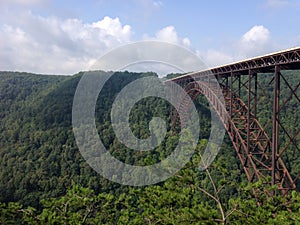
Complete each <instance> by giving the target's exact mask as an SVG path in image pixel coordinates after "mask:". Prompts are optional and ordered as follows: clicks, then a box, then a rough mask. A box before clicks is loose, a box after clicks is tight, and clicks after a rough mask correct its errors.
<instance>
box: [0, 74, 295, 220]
mask: <svg viewBox="0 0 300 225" xmlns="http://www.w3.org/2000/svg"><path fill="white" fill-rule="evenodd" d="M150 75H151V76H153V75H154V74H153V73H129V72H117V73H115V74H114V76H113V77H112V78H111V79H110V80H109V81H108V82H107V83H106V84H105V86H104V88H103V90H102V91H101V93H100V96H99V98H98V102H97V106H96V113H95V115H96V124H97V129H98V133H99V136H100V138H101V140H102V141H103V143H104V145H105V146H106V148H107V149H108V150H109V151H110V152H111V153H112V155H114V156H115V157H116V158H117V159H119V160H121V161H123V162H126V163H128V164H132V165H150V164H152V163H155V162H158V161H160V160H162V159H164V158H165V157H166V156H168V155H169V154H170V152H172V150H174V146H176V143H177V142H178V137H177V136H176V134H171V132H168V133H167V136H166V138H165V140H164V142H163V143H162V144H161V145H160V146H158V147H157V148H156V149H154V150H152V151H149V152H145V153H143V152H142V153H141V152H135V151H133V150H130V149H128V148H126V146H124V145H123V144H121V143H119V142H118V140H117V139H116V137H115V134H114V132H113V130H112V126H111V123H110V108H111V105H112V103H113V101H114V98H115V97H116V95H117V94H118V92H119V91H120V90H121V89H122V88H123V87H124V86H125V85H126V84H128V83H130V82H131V81H133V80H135V79H138V78H141V77H145V76H150ZM81 76H82V73H79V74H76V75H73V76H50V75H35V74H28V73H12V72H1V73H0V202H1V203H0V213H1V214H0V224H219V223H220V224H225V222H229V223H230V224H241V223H245V224H257V223H262V224H266V223H271V224H297V223H300V216H299V208H300V196H299V194H298V193H297V192H293V193H291V196H290V197H289V198H281V197H275V198H274V199H269V198H266V196H265V195H264V194H263V191H262V194H261V196H259V198H260V207H257V203H256V199H255V197H254V196H253V195H252V192H251V189H252V188H253V185H254V186H255V187H256V188H257V189H263V186H262V184H260V183H256V184H253V185H248V184H247V182H246V179H245V175H244V173H243V170H242V168H241V166H240V163H239V161H238V158H237V156H236V153H235V150H234V149H233V147H232V146H231V143H230V141H229V138H228V137H227V136H226V137H225V141H224V144H223V147H222V149H221V151H220V153H219V154H218V156H217V158H216V160H215V161H214V162H213V164H212V165H211V166H210V167H209V169H208V170H207V171H199V170H198V166H199V162H200V153H201V152H202V151H203V150H204V149H205V146H206V143H207V138H208V137H209V133H210V122H209V121H210V111H209V109H208V108H207V107H208V104H207V102H206V100H205V98H203V97H201V96H199V97H198V99H197V102H196V107H197V110H198V112H199V118H200V127H201V132H200V140H199V143H198V145H197V148H196V152H195V155H194V156H193V157H192V159H191V161H190V162H189V163H188V164H187V165H186V166H185V168H184V169H182V170H181V171H180V172H178V173H177V174H176V175H175V176H173V177H172V178H170V179H168V180H166V181H165V182H161V183H159V184H156V185H152V186H147V187H142V188H137V187H129V186H124V185H120V184H116V183H113V182H111V181H108V180H107V179H105V178H103V177H101V176H100V175H98V174H97V173H96V172H95V171H94V170H93V169H91V168H90V166H89V165H88V164H87V163H86V162H85V160H84V159H83V157H82V156H81V154H80V152H79V150H78V148H77V145H76V143H75V139H74V135H73V131H72V115H71V114H72V103H73V97H74V93H75V90H76V87H77V84H78V82H79V80H80V78H81ZM170 107H171V106H170V105H169V104H168V103H167V102H166V101H164V100H162V99H159V98H147V99H145V100H142V101H140V102H139V103H138V104H136V106H135V107H134V108H133V110H132V112H131V114H130V127H131V128H132V130H133V133H134V134H135V135H136V136H137V137H139V138H146V137H148V135H149V130H148V126H149V122H150V120H151V118H152V117H154V116H155V117H161V118H163V119H164V120H165V121H166V122H167V124H169V125H167V126H169V127H170V122H171V119H170ZM262 110H265V109H261V113H260V116H261V117H263V111H262ZM297 115H299V114H297ZM289 120H290V121H291V123H294V124H295V123H296V124H297V123H298V124H299V120H298V117H296V116H295V117H293V118H290V119H289ZM290 126H291V125H290ZM296 162H297V161H296V160H294V161H292V162H291V163H292V164H294V165H296ZM294 165H289V166H291V167H293V166H294ZM296 166H297V165H296ZM271 188H272V187H271ZM256 197H257V196H256Z"/></svg>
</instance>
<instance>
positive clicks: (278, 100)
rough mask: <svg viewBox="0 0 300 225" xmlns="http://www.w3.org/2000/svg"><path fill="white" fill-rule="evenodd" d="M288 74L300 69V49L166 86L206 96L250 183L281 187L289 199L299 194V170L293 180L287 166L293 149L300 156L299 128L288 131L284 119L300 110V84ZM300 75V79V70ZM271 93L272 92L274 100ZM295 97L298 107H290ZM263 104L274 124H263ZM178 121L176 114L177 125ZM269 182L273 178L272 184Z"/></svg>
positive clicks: (183, 78)
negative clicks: (264, 81)
mask: <svg viewBox="0 0 300 225" xmlns="http://www.w3.org/2000/svg"><path fill="white" fill-rule="evenodd" d="M289 70H293V71H297V70H300V48H294V49H289V50H286V51H281V52H277V53H273V54H269V55H265V56H261V57H256V58H253V59H248V60H244V61H241V62H236V63H232V64H228V65H224V66H220V67H215V68H212V69H209V70H205V71H200V72H194V73H190V74H187V75H184V76H181V77H177V78H174V79H171V80H168V81H166V83H167V84H168V83H170V81H173V82H176V83H177V84H179V85H181V86H182V87H184V88H185V90H186V92H187V93H188V94H189V96H190V97H191V98H192V99H195V98H196V97H197V96H198V95H199V94H202V95H204V96H206V98H207V99H208V101H209V102H210V103H211V104H212V106H213V107H214V109H215V111H216V112H217V114H218V115H219V117H220V118H221V121H222V122H223V124H224V126H225V128H226V130H227V132H228V134H229V137H230V139H231V141H232V144H233V146H234V148H235V150H236V152H237V155H238V157H239V160H240V161H241V164H242V167H243V169H244V171H245V174H246V176H247V179H248V180H249V181H250V182H254V181H258V180H260V179H262V180H264V182H265V183H266V184H269V185H277V187H278V190H280V192H281V193H282V194H284V195H285V194H286V193H287V192H288V191H289V190H293V189H296V184H297V181H298V178H299V176H300V171H298V173H295V171H294V172H293V174H292V175H291V173H290V171H289V169H287V167H286V161H285V160H287V158H286V156H285V153H286V152H287V151H290V150H292V151H296V153H295V154H300V149H299V148H300V143H299V142H300V141H299V140H300V137H299V136H300V135H299V133H300V126H299V124H295V126H296V127H295V129H293V130H287V129H286V126H285V124H284V122H283V120H282V119H281V118H282V116H284V113H286V110H285V108H286V107H294V106H295V104H296V105H297V107H299V109H300V96H299V95H300V93H298V92H300V88H299V86H300V82H299V80H300V79H298V81H297V82H296V83H291V81H289V79H287V76H286V75H284V74H283V72H284V71H289ZM297 72H298V74H299V77H300V71H297ZM262 76H265V77H267V78H268V79H269V83H267V86H266V87H263V85H262V84H261V82H260V81H259V78H260V77H262ZM212 77H215V78H216V80H217V81H218V85H219V86H220V88H221V90H222V93H221V94H222V95H223V96H224V99H225V104H223V103H222V102H221V101H220V98H219V97H218V96H219V94H220V93H217V90H218V88H217V87H216V84H214V83H213V82H211V80H212V79H211V78H212ZM200 80H201V81H200ZM267 89H268V90H267ZM270 89H272V92H271V93H272V94H271V96H270ZM281 89H284V90H285V91H287V90H288V91H289V94H288V97H287V98H286V99H283V96H281V92H280V91H281ZM285 97H286V96H285ZM292 98H293V106H289V102H291V99H292ZM262 99H263V100H264V101H268V104H269V105H270V106H271V108H270V109H269V112H270V118H269V119H270V120H269V121H267V122H266V121H264V123H263V124H262V123H260V117H259V116H258V115H259V114H260V112H259V111H258V110H259V104H260V102H261V101H262ZM181 102H182V105H181V110H183V111H187V110H188V107H189V106H188V105H187V104H185V101H184V99H181ZM298 112H299V111H298ZM177 119H178V118H177V114H176V113H175V114H174V116H173V121H172V124H173V125H174V124H175V123H176V121H177ZM280 138H281V139H283V140H285V141H284V143H279V140H280ZM297 150H299V151H297ZM298 158H300V157H298ZM290 169H291V168H290ZM268 177H271V181H270V179H268ZM272 194H274V193H272Z"/></svg>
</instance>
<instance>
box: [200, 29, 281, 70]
mask: <svg viewBox="0 0 300 225" xmlns="http://www.w3.org/2000/svg"><path fill="white" fill-rule="evenodd" d="M221 49H222V50H219V49H209V50H207V51H202V52H199V51H198V52H197V54H198V56H199V57H200V58H202V59H203V61H204V62H205V63H206V64H207V65H208V66H209V67H213V66H218V65H222V64H227V63H230V62H234V61H239V60H242V59H246V58H250V57H255V56H259V55H263V54H267V53H270V52H272V51H275V50H278V46H276V45H275V44H274V43H273V40H272V36H271V33H270V31H269V30H268V29H267V28H266V27H264V26H262V25H256V26H253V27H252V28H251V29H250V30H249V31H247V32H246V33H244V34H243V35H242V36H241V37H240V38H239V39H238V40H236V41H234V42H233V43H228V45H227V46H223V47H222V48H221Z"/></svg>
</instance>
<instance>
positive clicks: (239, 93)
mask: <svg viewBox="0 0 300 225" xmlns="http://www.w3.org/2000/svg"><path fill="white" fill-rule="evenodd" d="M238 82H239V83H238V89H239V90H238V95H239V98H241V74H239V76H238Z"/></svg>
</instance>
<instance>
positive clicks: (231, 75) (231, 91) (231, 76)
mask: <svg viewBox="0 0 300 225" xmlns="http://www.w3.org/2000/svg"><path fill="white" fill-rule="evenodd" d="M232 98H233V72H231V73H230V109H229V113H230V120H231V119H232V104H233V99H232Z"/></svg>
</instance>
